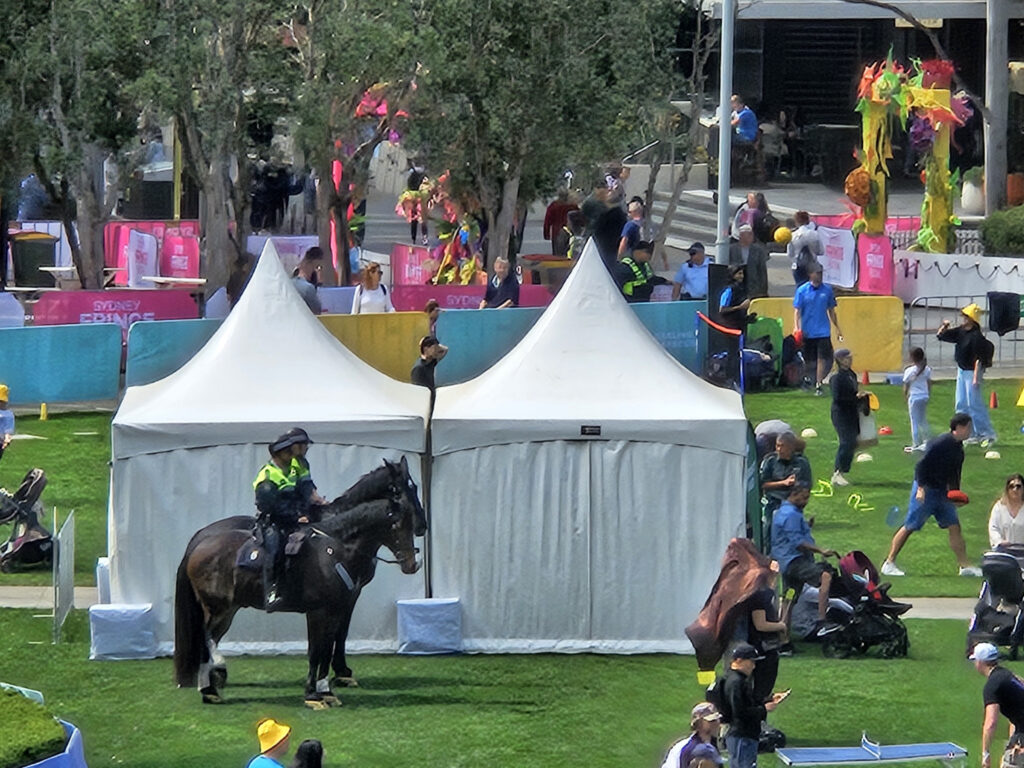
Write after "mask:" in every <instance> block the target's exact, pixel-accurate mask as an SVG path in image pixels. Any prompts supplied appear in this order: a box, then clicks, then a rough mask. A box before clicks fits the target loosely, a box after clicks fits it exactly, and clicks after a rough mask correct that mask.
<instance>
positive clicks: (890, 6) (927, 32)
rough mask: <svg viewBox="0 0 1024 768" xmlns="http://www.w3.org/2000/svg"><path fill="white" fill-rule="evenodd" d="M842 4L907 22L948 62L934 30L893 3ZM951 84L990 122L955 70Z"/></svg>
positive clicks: (877, 0)
mask: <svg viewBox="0 0 1024 768" xmlns="http://www.w3.org/2000/svg"><path fill="white" fill-rule="evenodd" d="M843 2H844V3H850V4H851V5H870V6H872V7H874V8H881V9H883V10H886V11H889V12H890V13H894V14H896V15H897V16H899V17H900V18H901V19H903V20H904V21H905V22H907V23H908V24H909V25H910V26H912V27H913V28H914V29H916V30H917V31H918V32H920V33H921V34H922V35H924V36H925V37H927V38H928V42H930V43H931V44H932V49H934V51H935V55H936V56H937V57H938V58H940V59H944V60H946V61H950V58H949V54H948V53H946V49H945V48H943V47H942V43H941V42H940V41H939V36H938V35H936V34H935V31H934V30H932V29H930V28H928V27H926V26H925V25H924V24H922V23H921V22H920V21H919V20H918V18H917V17H916V16H914V14H912V13H910V11H907V10H904V9H903V8H901V7H900V6H898V5H896V4H895V3H887V2H885V0H843ZM953 83H954V84H955V85H956V87H957V90H959V91H963V92H964V95H966V96H967V98H968V100H970V102H971V104H973V105H974V107H975V109H977V110H978V111H979V112H980V113H981V116H982V118H983V119H984V121H985V122H986V123H988V122H991V118H992V115H991V112H989V109H988V107H987V106H986V104H985V102H984V100H983V99H982V98H981V97H980V96H978V95H977V94H976V93H974V91H972V90H971V89H970V88H968V87H967V83H965V82H964V81H963V80H962V79H961V77H960V75H958V74H957V72H956V70H955V69H954V70H953Z"/></svg>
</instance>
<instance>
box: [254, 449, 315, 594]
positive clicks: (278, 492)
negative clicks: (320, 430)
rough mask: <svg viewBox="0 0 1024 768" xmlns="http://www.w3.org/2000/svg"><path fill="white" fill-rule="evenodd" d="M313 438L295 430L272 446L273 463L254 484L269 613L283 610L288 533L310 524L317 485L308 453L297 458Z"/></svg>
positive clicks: (263, 469)
mask: <svg viewBox="0 0 1024 768" xmlns="http://www.w3.org/2000/svg"><path fill="white" fill-rule="evenodd" d="M310 442H312V441H311V440H310V439H309V435H307V434H306V433H305V431H303V430H301V429H293V430H291V431H289V432H286V433H285V434H283V435H281V436H280V437H279V438H277V439H276V440H275V441H274V442H272V443H271V444H270V461H268V462H267V463H266V464H264V465H263V467H262V468H261V469H260V471H259V472H258V473H257V475H256V479H255V480H254V481H253V484H252V487H253V490H254V491H255V492H256V509H257V510H259V514H258V515H257V517H256V523H257V525H258V526H259V529H260V532H261V534H262V536H263V549H264V561H263V594H264V597H265V600H266V608H267V611H274V610H277V609H279V608H280V607H281V596H280V594H279V591H278V580H279V579H280V577H281V572H282V570H283V568H282V566H283V564H284V545H285V543H286V542H287V540H288V534H289V533H291V532H292V531H293V530H295V528H296V527H297V526H298V524H299V523H300V522H307V520H308V518H307V516H306V513H307V511H308V504H309V501H310V500H311V499H312V498H313V494H316V486H315V485H313V480H312V478H311V477H310V475H309V464H308V463H306V461H305V458H304V456H305V451H304V450H303V451H302V457H299V458H297V456H296V451H295V448H296V446H299V445H309V443H310Z"/></svg>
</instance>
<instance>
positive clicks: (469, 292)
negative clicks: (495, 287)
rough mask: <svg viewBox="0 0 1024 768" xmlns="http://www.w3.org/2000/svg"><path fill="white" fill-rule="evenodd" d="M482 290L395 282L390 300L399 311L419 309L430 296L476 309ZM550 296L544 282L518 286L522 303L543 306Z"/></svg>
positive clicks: (450, 304)
mask: <svg viewBox="0 0 1024 768" xmlns="http://www.w3.org/2000/svg"><path fill="white" fill-rule="evenodd" d="M485 290H486V289H485V287H484V286H482V285H396V286H395V287H394V288H392V290H391V303H392V304H394V305H395V309H397V310H398V311H399V312H422V311H423V307H425V306H426V304H427V301H428V300H429V299H437V302H438V303H439V304H440V305H441V309H476V308H477V307H479V306H480V300H481V299H483V297H484V291H485ZM551 299H552V296H551V292H550V291H549V290H548V289H547V287H546V286H543V285H520V286H519V306H521V307H546V306H547V305H548V304H550V303H551Z"/></svg>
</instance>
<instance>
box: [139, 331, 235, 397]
mask: <svg viewBox="0 0 1024 768" xmlns="http://www.w3.org/2000/svg"><path fill="white" fill-rule="evenodd" d="M221 322H222V321H220V320H162V321H156V322H142V323H134V324H133V325H132V326H131V328H130V329H129V330H128V355H127V358H126V360H125V369H124V383H125V386H127V387H135V386H139V385H141V384H149V383H151V382H154V381H159V380H160V379H162V378H164V377H165V376H169V375H170V374H172V373H174V372H175V371H176V370H178V369H179V368H181V366H183V365H184V364H185V363H187V362H188V361H189V360H191V359H192V356H193V355H194V354H195V353H196V352H198V351H199V350H200V349H202V347H203V345H204V344H206V342H208V341H209V340H210V337H211V336H213V334H214V333H216V332H217V329H218V328H220V324H221Z"/></svg>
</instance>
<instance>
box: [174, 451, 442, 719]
mask: <svg viewBox="0 0 1024 768" xmlns="http://www.w3.org/2000/svg"><path fill="white" fill-rule="evenodd" d="M322 512H323V513H322V519H321V520H320V521H319V522H317V523H314V524H311V525H309V526H306V528H307V533H308V534H309V535H308V536H307V539H306V541H305V543H304V544H303V547H302V549H301V550H300V551H299V553H298V554H296V555H294V556H292V557H291V559H290V562H289V564H288V572H289V577H288V579H287V581H288V585H291V586H290V587H287V586H286V596H287V598H286V599H287V602H288V605H287V607H286V608H285V610H289V611H294V612H298V613H304V614H306V628H307V640H308V654H309V675H308V677H307V679H306V702H307V705H309V706H311V707H313V708H324V707H326V706H328V705H329V704H337V703H339V702H338V700H337V698H336V697H335V696H334V694H333V693H332V691H331V682H330V681H329V680H328V670H329V666H330V664H331V663H332V662H333V664H334V668H335V673H336V674H337V675H338V677H339V678H351V674H352V672H351V670H350V669H349V668H348V667H347V666H346V664H345V638H346V637H347V635H348V626H349V622H350V620H351V618H352V610H353V609H354V607H355V603H356V599H357V598H358V597H359V593H360V591H361V590H362V588H363V587H364V586H365V585H366V584H367V583H369V581H370V580H371V579H372V578H373V575H374V571H375V568H376V559H377V558H376V555H377V551H378V549H379V548H380V547H381V546H384V547H387V548H388V549H389V550H390V551H391V552H392V554H393V555H394V557H395V559H396V560H397V561H398V564H399V565H400V566H401V568H402V571H403V572H404V573H415V572H416V571H417V570H418V569H419V563H418V562H417V558H416V554H417V552H418V550H417V549H416V547H415V538H414V537H415V536H417V535H422V534H423V533H425V532H426V516H425V514H424V511H423V507H422V505H421V504H420V500H419V496H418V493H417V488H416V484H415V482H413V480H412V478H411V477H410V475H409V467H408V464H407V462H406V460H405V459H404V458H403V459H402V460H401V462H399V463H392V462H388V461H385V462H384V466H383V467H381V468H379V469H376V470H374V471H373V472H371V473H369V474H368V475H366V476H364V477H363V478H362V479H361V480H360V481H359V482H358V483H356V484H355V485H354V486H353V487H352V488H350V489H349V490H348V491H346V492H345V494H343V495H342V496H340V497H338V498H337V499H335V500H334V501H332V502H331V503H330V504H328V505H326V506H325V507H324V509H323V511H322ZM252 526H253V518H251V517H232V518H227V519H225V520H219V521H217V522H215V523H212V524H210V525H208V526H206V527H205V528H203V529H202V530H200V531H198V532H197V533H196V534H195V535H194V536H193V537H192V540H191V541H190V542H189V544H188V547H187V548H186V550H185V555H184V557H183V558H182V561H181V564H180V565H179V566H178V575H177V586H176V590H175V616H174V667H175V676H176V679H177V683H178V685H179V686H190V685H194V684H196V683H197V680H198V685H199V689H200V692H201V693H202V695H203V701H204V702H207V703H220V702H221V701H222V699H221V697H220V693H219V691H218V687H220V686H221V685H223V682H224V681H225V680H226V678H227V670H226V666H225V664H224V659H223V657H222V656H221V655H220V653H219V652H218V650H217V646H218V644H219V643H220V640H221V638H223V637H224V635H225V634H226V633H227V631H228V628H229V627H230V626H231V621H232V619H233V618H234V616H235V614H236V613H237V612H238V609H239V608H245V607H249V608H260V609H262V608H263V605H264V600H263V587H262V579H261V576H260V573H259V571H258V570H250V569H242V568H237V567H236V565H235V563H236V559H237V554H238V551H239V549H240V548H241V547H242V546H243V545H245V544H246V543H247V542H248V541H249V539H250V537H251V532H252ZM288 589H290V590H291V591H290V592H289V591H287V590H288Z"/></svg>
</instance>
